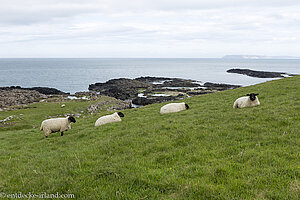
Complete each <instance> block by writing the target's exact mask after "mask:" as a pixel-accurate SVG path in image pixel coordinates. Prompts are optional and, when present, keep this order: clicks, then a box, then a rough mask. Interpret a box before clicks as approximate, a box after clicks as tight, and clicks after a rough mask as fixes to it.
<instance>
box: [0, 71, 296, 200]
mask: <svg viewBox="0 0 300 200" xmlns="http://www.w3.org/2000/svg"><path fill="white" fill-rule="evenodd" d="M251 92H255V93H259V94H260V95H259V96H258V97H259V100H260V102H261V105H260V106H258V107H253V108H244V109H233V108H232V105H233V102H234V101H235V99H236V98H238V97H240V96H244V95H245V94H247V93H251ZM185 102H186V103H188V104H189V106H190V109H189V110H187V111H182V112H179V113H173V114H168V115H160V114H159V109H160V107H161V106H162V105H163V104H153V105H149V106H145V107H143V108H138V109H130V110H125V111H123V113H124V114H125V118H124V119H123V121H122V122H121V123H115V124H107V125H104V126H100V127H94V122H95V121H96V119H97V118H98V117H100V116H102V115H104V114H108V113H110V112H100V113H98V114H95V115H88V114H86V113H85V114H84V115H85V116H86V118H83V117H81V118H79V119H77V123H75V124H72V129H71V130H69V131H67V132H65V133H64V136H63V137H61V136H60V134H59V133H53V134H52V135H51V136H50V137H49V138H48V139H45V137H44V135H43V133H42V132H41V131H40V130H39V126H40V123H41V121H43V120H44V119H45V117H46V116H54V115H58V114H64V113H72V112H80V111H81V110H83V111H86V107H87V106H88V104H89V103H90V102H70V103H66V107H65V108H63V109H62V108H61V107H60V104H58V103H37V104H33V105H31V107H36V108H32V109H25V110H24V109H23V110H14V111H9V112H0V119H4V118H5V117H7V116H10V115H16V116H20V115H19V114H24V115H23V116H20V118H16V119H15V120H14V121H13V122H15V124H13V125H11V126H8V127H0V193H1V192H3V193H5V194H12V193H16V192H22V193H23V194H26V193H28V192H31V193H35V194H39V193H43V192H47V193H48V194H51V193H56V192H58V193H60V194H74V195H75V198H76V199H299V198H300V180H299V172H300V159H299V158H300V156H299V153H300V139H299V136H300V77H299V76H297V77H293V78H285V79H281V80H276V81H270V82H266V83H263V84H259V85H255V86H250V87H245V88H238V89H235V90H228V91H223V92H218V93H214V94H207V95H201V96H197V97H192V98H189V99H186V101H185Z"/></svg>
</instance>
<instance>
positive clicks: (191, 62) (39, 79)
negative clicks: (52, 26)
mask: <svg viewBox="0 0 300 200" xmlns="http://www.w3.org/2000/svg"><path fill="white" fill-rule="evenodd" d="M231 68H248V69H253V70H264V71H274V72H287V73H294V74H300V60H297V59H295V60H292V59H288V60H287V59H286V60H285V59H282V60H281V59H266V60H246V59H241V60H235V59H231V60H230V59H200V58H199V59H196V58H195V59H190V58H84V59H75V58H36V59H21V58H19V59H0V87H3V86H12V85H14V86H21V87H36V86H41V87H53V88H57V89H59V90H62V91H64V92H70V93H75V92H78V91H87V90H88V86H89V84H92V83H96V82H105V81H108V80H109V79H112V78H136V77H140V76H163V77H177V78H186V79H194V80H197V81H201V82H203V83H204V82H208V81H209V82H214V83H227V84H237V85H242V86H247V85H253V84H257V83H261V82H265V81H269V80H273V79H265V78H263V79H262V78H253V77H248V76H245V75H240V74H231V73H227V72H226V71H227V70H228V69H231Z"/></svg>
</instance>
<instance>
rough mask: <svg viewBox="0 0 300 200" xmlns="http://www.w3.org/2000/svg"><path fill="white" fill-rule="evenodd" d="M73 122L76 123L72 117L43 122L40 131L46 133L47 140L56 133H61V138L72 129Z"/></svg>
mask: <svg viewBox="0 0 300 200" xmlns="http://www.w3.org/2000/svg"><path fill="white" fill-rule="evenodd" d="M71 122H74V123H75V122H76V120H75V119H74V117H72V116H69V117H66V118H52V119H47V120H44V121H43V122H42V124H41V128H40V130H41V131H44V133H45V137H46V138H47V137H48V136H49V135H50V134H51V133H54V132H61V136H63V135H64V131H67V130H68V129H71Z"/></svg>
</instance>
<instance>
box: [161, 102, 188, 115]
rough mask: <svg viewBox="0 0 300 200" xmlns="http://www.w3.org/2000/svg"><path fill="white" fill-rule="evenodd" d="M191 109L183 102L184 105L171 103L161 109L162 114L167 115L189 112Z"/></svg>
mask: <svg viewBox="0 0 300 200" xmlns="http://www.w3.org/2000/svg"><path fill="white" fill-rule="evenodd" d="M189 108H190V107H189V106H188V105H187V104H186V103H184V102H182V103H169V104H166V105H164V106H163V107H161V108H160V114H166V113H172V112H179V111H182V110H187V109H189Z"/></svg>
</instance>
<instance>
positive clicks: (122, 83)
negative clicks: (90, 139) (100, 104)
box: [89, 76, 240, 105]
mask: <svg viewBox="0 0 300 200" xmlns="http://www.w3.org/2000/svg"><path fill="white" fill-rule="evenodd" d="M236 87H240V86H236V85H227V84H214V83H205V84H204V85H203V84H201V83H199V82H198V81H195V80H190V79H181V78H166V77H151V76H146V77H139V78H136V79H126V78H120V79H112V80H109V81H107V82H105V83H95V84H91V85H90V86H89V90H90V91H96V92H100V94H102V95H107V96H111V97H115V98H117V99H121V100H132V103H133V104H136V105H148V104H152V103H159V102H166V101H174V100H180V99H182V98H184V96H186V95H201V94H206V93H210V92H216V91H220V90H227V89H233V88H236ZM191 91H192V92H191ZM189 92H190V93H189ZM139 94H141V96H140V95H139Z"/></svg>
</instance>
